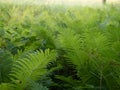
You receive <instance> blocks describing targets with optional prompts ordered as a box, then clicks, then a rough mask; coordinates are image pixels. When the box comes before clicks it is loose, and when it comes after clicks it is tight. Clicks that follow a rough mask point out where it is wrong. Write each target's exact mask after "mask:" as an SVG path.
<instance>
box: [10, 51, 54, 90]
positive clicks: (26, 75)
mask: <svg viewBox="0 0 120 90" xmlns="http://www.w3.org/2000/svg"><path fill="white" fill-rule="evenodd" d="M55 57H56V52H55V51H50V50H49V49H47V50H45V52H43V51H40V52H39V51H37V52H35V53H33V54H29V55H28V58H23V59H21V60H18V61H16V63H15V65H14V67H13V69H12V72H11V76H12V77H13V78H11V79H12V81H13V82H14V83H15V84H16V85H17V87H16V88H18V89H20V90H23V89H25V88H26V86H27V84H28V82H29V81H36V80H39V79H40V78H41V76H42V75H45V74H47V73H48V70H47V65H48V64H49V63H50V62H51V61H53V60H55Z"/></svg>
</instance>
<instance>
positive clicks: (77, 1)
mask: <svg viewBox="0 0 120 90" xmlns="http://www.w3.org/2000/svg"><path fill="white" fill-rule="evenodd" d="M0 1H1V2H4V3H17V4H23V3H26V4H30V3H32V4H60V5H101V4H103V2H104V1H105V2H106V3H108V4H110V3H112V4H116V3H120V0H0Z"/></svg>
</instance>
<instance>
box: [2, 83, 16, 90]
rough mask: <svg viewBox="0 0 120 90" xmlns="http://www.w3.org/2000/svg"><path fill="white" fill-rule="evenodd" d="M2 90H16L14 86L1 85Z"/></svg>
mask: <svg viewBox="0 0 120 90" xmlns="http://www.w3.org/2000/svg"><path fill="white" fill-rule="evenodd" d="M0 90H14V88H13V85H11V84H9V83H2V84H0Z"/></svg>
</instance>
